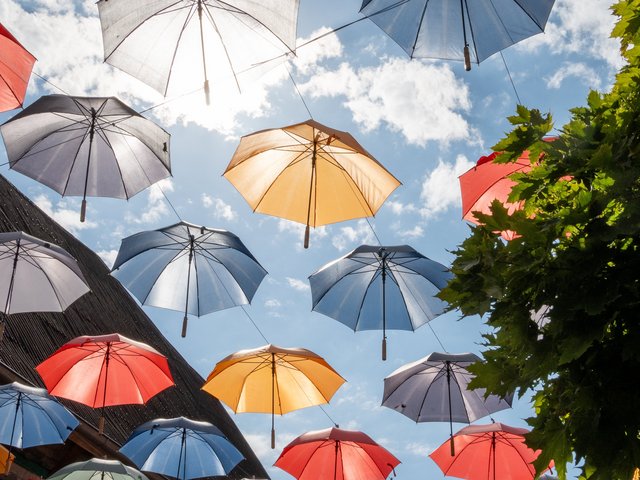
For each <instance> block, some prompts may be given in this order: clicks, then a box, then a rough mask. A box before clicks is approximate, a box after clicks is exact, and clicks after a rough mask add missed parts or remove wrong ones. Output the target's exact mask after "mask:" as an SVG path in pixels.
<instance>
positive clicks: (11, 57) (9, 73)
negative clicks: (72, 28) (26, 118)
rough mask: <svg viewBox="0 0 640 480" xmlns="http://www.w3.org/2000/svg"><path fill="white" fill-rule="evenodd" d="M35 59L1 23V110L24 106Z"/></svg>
mask: <svg viewBox="0 0 640 480" xmlns="http://www.w3.org/2000/svg"><path fill="white" fill-rule="evenodd" d="M35 61H36V57H34V56H33V55H31V54H30V53H29V52H28V51H27V50H26V49H25V48H24V47H23V46H22V45H20V42H18V40H16V39H15V37H14V36H13V35H11V33H9V31H8V30H7V29H6V28H4V26H3V25H2V24H1V23H0V112H6V111H7V110H13V109H14V108H18V107H21V106H22V102H23V101H24V96H25V93H26V92H27V84H28V83H29V77H30V76H31V69H32V68H33V64H34V63H35Z"/></svg>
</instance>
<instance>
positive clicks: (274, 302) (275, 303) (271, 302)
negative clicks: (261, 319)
mask: <svg viewBox="0 0 640 480" xmlns="http://www.w3.org/2000/svg"><path fill="white" fill-rule="evenodd" d="M264 306H265V307H267V308H279V307H281V306H282V303H280V301H279V300H278V299H275V298H270V299H268V300H266V301H265V302H264Z"/></svg>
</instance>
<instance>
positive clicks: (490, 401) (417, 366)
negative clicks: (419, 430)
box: [382, 352, 513, 455]
mask: <svg viewBox="0 0 640 480" xmlns="http://www.w3.org/2000/svg"><path fill="white" fill-rule="evenodd" d="M479 361H481V360H480V358H479V357H478V356H477V355H474V354H473V353H459V354H452V353H438V352H434V353H431V354H430V355H428V356H426V357H424V358H422V359H420V360H418V361H416V362H413V363H409V364H407V365H404V366H402V367H400V368H399V369H397V370H396V371H395V372H393V373H392V374H391V375H389V376H388V377H387V378H385V379H384V395H383V398H382V405H383V406H385V407H389V408H391V409H393V410H396V411H398V412H400V413H402V414H403V415H406V416H407V417H409V418H411V419H412V420H415V421H416V422H447V421H448V422H449V427H450V433H451V455H454V450H453V448H454V447H453V422H463V423H471V422H473V421H475V420H477V419H478V418H482V417H484V416H486V415H489V414H491V413H493V412H497V411H500V410H504V409H506V408H511V402H512V400H513V395H509V396H508V397H506V398H501V397H498V396H496V395H489V396H487V397H486V398H485V390H484V389H480V388H478V389H475V390H469V389H468V385H469V382H470V381H471V379H473V374H472V373H471V372H469V371H468V370H467V367H468V366H469V365H471V364H473V363H476V362H479Z"/></svg>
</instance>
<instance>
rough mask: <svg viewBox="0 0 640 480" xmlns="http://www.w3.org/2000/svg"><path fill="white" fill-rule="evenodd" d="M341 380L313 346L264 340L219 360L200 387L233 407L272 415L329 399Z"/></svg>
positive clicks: (235, 410) (318, 403)
mask: <svg viewBox="0 0 640 480" xmlns="http://www.w3.org/2000/svg"><path fill="white" fill-rule="evenodd" d="M343 383H344V378H342V377H341V376H340V375H339V374H338V373H337V372H336V371H335V370H334V369H333V368H332V367H331V366H330V365H329V364H328V363H327V362H326V361H325V360H324V359H323V358H322V357H320V356H318V355H316V354H315V353H313V352H311V351H309V350H306V349H304V348H282V347H277V346H275V345H265V346H263V347H259V348H254V349H249V350H241V351H239V352H236V353H233V354H231V355H229V356H228V357H226V358H224V359H223V360H221V361H220V362H218V363H217V365H216V366H215V368H214V370H213V371H212V372H211V373H210V374H209V376H208V377H207V381H206V382H205V384H204V386H203V387H202V389H203V390H204V391H206V392H208V393H210V394H211V395H213V396H215V397H217V398H218V399H220V400H222V401H223V402H224V403H226V404H227V405H228V406H229V407H230V408H231V409H232V410H233V411H234V412H255V413H271V414H272V419H273V415H274V414H278V415H283V414H285V413H288V412H291V411H293V410H298V409H300V408H305V407H310V406H313V405H320V404H323V403H327V402H329V400H330V399H331V397H332V396H333V394H334V393H335V392H336V390H338V388H340V386H341V385H342V384H343ZM272 431H273V425H272Z"/></svg>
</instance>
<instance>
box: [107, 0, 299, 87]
mask: <svg viewBox="0 0 640 480" xmlns="http://www.w3.org/2000/svg"><path fill="white" fill-rule="evenodd" d="M299 3H300V2H299V0H261V1H256V0H227V1H221V0H182V1H177V0H100V1H99V2H98V11H99V13H100V22H101V24H102V39H103V44H104V58H105V61H106V62H107V63H109V64H111V65H113V66H114V67H117V68H119V69H121V70H123V71H125V72H127V73H129V74H131V75H133V76H134V77H136V78H138V79H139V80H141V81H143V82H144V83H146V84H147V85H150V86H151V87H153V88H154V89H156V90H157V91H159V92H160V93H162V94H163V95H167V93H168V90H169V88H170V89H171V93H173V94H184V93H185V92H188V91H190V90H192V89H193V88H194V86H195V85H196V84H195V83H194V79H196V78H199V79H202V78H203V77H204V82H205V91H206V92H207V94H208V88H209V87H208V80H207V79H208V77H209V75H210V74H213V75H215V76H217V77H230V80H232V81H234V82H235V81H237V78H235V77H236V76H237V75H238V74H239V73H241V72H243V71H245V70H247V69H250V68H251V67H252V66H254V65H256V64H260V63H261V62H264V61H268V60H270V59H273V58H274V57H283V56H284V55H286V54H288V53H291V52H292V51H294V50H295V42H296V27H297V18H298V7H299ZM214 72H215V73H214ZM174 84H178V88H174ZM170 85H171V87H170ZM197 85H198V86H200V85H202V83H198V84H197Z"/></svg>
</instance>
